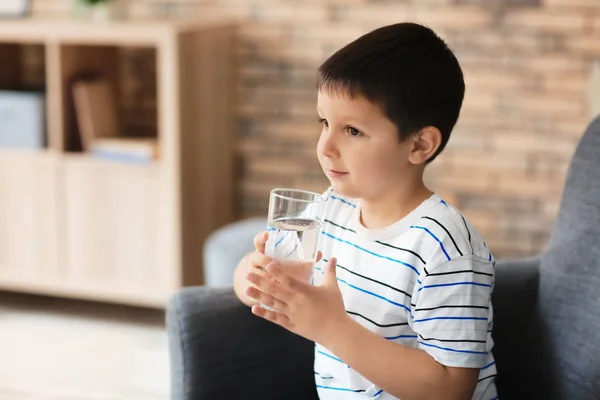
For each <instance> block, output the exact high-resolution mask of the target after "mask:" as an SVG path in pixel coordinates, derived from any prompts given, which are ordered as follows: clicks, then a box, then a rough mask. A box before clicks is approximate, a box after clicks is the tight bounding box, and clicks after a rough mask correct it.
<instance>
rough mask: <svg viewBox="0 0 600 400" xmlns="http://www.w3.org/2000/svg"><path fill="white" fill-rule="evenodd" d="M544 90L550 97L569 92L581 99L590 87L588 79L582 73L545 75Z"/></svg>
mask: <svg viewBox="0 0 600 400" xmlns="http://www.w3.org/2000/svg"><path fill="white" fill-rule="evenodd" d="M543 75H544V76H543V89H544V91H545V92H546V93H548V94H549V95H552V94H560V93H564V92H567V93H569V94H570V95H571V97H572V95H575V97H579V98H581V96H582V94H583V93H585V90H586V89H587V85H588V77H587V76H586V75H584V74H580V73H546V74H543Z"/></svg>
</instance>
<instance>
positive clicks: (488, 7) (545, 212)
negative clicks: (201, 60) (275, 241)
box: [33, 0, 600, 257]
mask: <svg viewBox="0 0 600 400" xmlns="http://www.w3.org/2000/svg"><path fill="white" fill-rule="evenodd" d="M71 4H72V2H71V1H70V0H33V12H34V14H35V15H37V16H58V15H66V14H69V13H70V10H71ZM212 10H223V11H226V12H228V13H231V14H232V15H235V16H237V17H240V20H241V21H242V27H241V41H240V46H239V51H238V53H239V59H240V62H241V65H240V74H241V79H240V86H239V96H240V103H239V117H238V122H239V124H238V127H239V132H238V133H239V173H240V175H239V185H238V189H239V196H240V197H239V211H240V216H248V215H256V214H259V215H260V214H264V213H265V211H266V204H267V201H268V191H269V190H270V189H271V188H272V187H275V186H294V187H302V188H307V189H313V190H318V191H320V190H322V189H323V188H325V187H326V185H327V181H326V180H325V178H324V177H323V176H322V173H321V171H320V169H319V167H318V163H317V161H316V158H315V155H314V147H315V144H316V140H317V137H318V134H319V131H320V128H319V125H318V124H317V122H316V120H317V116H316V111H315V99H316V93H315V90H314V72H315V69H316V67H318V65H319V64H320V63H321V62H322V61H323V60H324V59H325V58H326V57H327V56H328V55H330V54H331V53H332V52H333V51H335V50H336V49H338V48H339V47H341V46H343V45H344V44H346V43H347V42H348V41H350V40H352V39H355V38H356V37H358V36H359V35H361V34H363V33H365V32H367V31H369V30H371V29H374V28H376V27H379V26H381V25H384V24H388V23H394V22H398V21H406V20H411V21H416V22H421V23H425V24H427V25H429V26H431V27H432V28H433V29H434V30H436V31H437V32H438V33H439V34H440V35H441V36H442V37H444V38H445V39H446V40H447V42H448V43H449V45H450V46H451V48H452V49H453V50H454V51H455V52H456V54H457V56H458V58H459V61H460V62H461V64H462V66H463V69H464V72H465V75H466V82H467V94H466V98H465V104H464V108H463V112H462V115H461V119H460V122H459V124H458V125H457V127H456V129H455V132H454V134H453V137H452V139H451V140H450V144H449V146H448V148H447V150H446V151H445V153H444V154H443V156H441V157H440V158H439V159H438V160H437V161H436V162H434V163H433V164H432V165H431V166H430V168H429V170H428V173H427V179H428V181H429V182H430V184H431V185H432V187H433V188H434V189H436V190H438V191H439V192H440V193H441V194H442V195H444V196H446V197H447V199H448V200H449V201H450V202H452V203H454V204H455V205H457V206H458V207H459V208H461V209H462V210H463V211H464V212H465V214H466V215H467V216H468V217H469V218H470V219H471V220H472V221H473V222H474V224H475V225H476V226H477V227H478V228H479V230H480V231H481V232H482V233H483V234H484V236H485V237H486V238H487V240H488V243H489V245H490V247H491V248H492V250H493V252H494V253H495V255H496V256H497V257H498V256H507V255H511V256H517V255H527V254H532V253H535V252H537V251H539V250H540V249H542V248H543V247H544V246H545V244H546V242H547V239H548V235H549V232H550V229H551V228H552V221H553V220H554V218H555V215H556V212H557V209H558V205H559V201H560V195H561V190H562V186H563V183H564V179H565V174H566V169H567V166H568V161H569V159H570V157H571V156H572V154H573V151H574V149H575V146H576V144H577V141H578V139H579V137H580V136H581V135H582V133H583V130H584V129H585V126H586V124H587V123H588V122H589V120H590V112H589V111H588V107H587V104H588V99H587V92H586V90H587V80H588V74H589V71H590V67H591V65H592V63H593V62H594V61H595V60H597V59H599V58H600V1H597V0H537V1H536V0H520V1H519V0H506V1H500V0H495V1H494V0H471V1H469V0H413V1H408V0H406V1H398V0H397V1H393V0H388V1H386V0H371V1H368V0H304V1H292V0H221V1H218V0H213V1H210V0H205V1H201V0H198V1H192V0H166V1H142V0H136V1H132V2H130V3H129V11H130V13H131V15H132V16H134V17H136V18H141V17H160V18H181V17H184V16H190V15H194V14H205V13H208V12H211V11H212ZM127 60H128V61H127V63H128V65H127V66H125V67H124V69H126V70H127V69H129V70H132V71H133V72H134V73H132V74H130V75H131V76H136V74H135V70H136V69H143V70H144V69H146V70H147V69H148V68H149V67H148V66H147V64H148V63H151V59H149V58H148V57H147V56H146V57H145V56H144V54H143V52H141V54H138V53H136V54H133V55H130V57H128V58H127ZM144 60H146V62H144ZM150 69H151V68H150ZM141 76H142V78H141V79H142V81H141V82H139V80H140V78H139V77H137V78H136V79H137V80H138V82H137V84H132V85H129V87H130V90H131V91H134V92H135V93H134V94H129V95H128V96H126V97H127V98H128V99H129V100H130V101H128V102H127V104H125V105H124V107H125V108H127V107H129V108H130V109H129V113H126V114H127V115H130V116H134V117H132V118H133V119H134V120H135V119H136V117H135V116H136V115H142V116H143V115H144V112H146V111H147V109H148V108H150V109H151V108H152V106H153V103H152V99H151V98H150V99H148V100H147V101H146V102H144V101H143V99H144V98H145V97H151V92H152V90H153V89H152V88H153V87H154V85H148V87H149V88H150V89H149V90H150V93H149V94H148V95H147V96H146V95H145V92H144V90H145V89H144V88H145V87H146V86H145V85H143V80H144V79H147V78H143V77H147V76H152V74H149V73H143V74H141ZM140 104H141V106H140ZM132 107H133V109H131V108H132ZM135 107H142V110H140V112H139V113H136V112H135V111H136V110H135ZM144 107H145V108H146V109H145V110H144ZM137 119H138V122H139V123H140V125H143V120H144V118H143V117H142V118H140V117H137ZM131 123H132V124H134V125H135V121H131Z"/></svg>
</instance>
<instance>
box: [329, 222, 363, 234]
mask: <svg viewBox="0 0 600 400" xmlns="http://www.w3.org/2000/svg"><path fill="white" fill-rule="evenodd" d="M325 222H327V223H330V224H331V225H333V226H337V227H338V228H340V229H343V230H345V231H348V232H352V233H356V231H355V230H353V229H350V228H346V227H345V226H341V225H338V224H336V223H335V222H333V221H330V220H328V219H325Z"/></svg>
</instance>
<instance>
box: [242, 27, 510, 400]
mask: <svg viewBox="0 0 600 400" xmlns="http://www.w3.org/2000/svg"><path fill="white" fill-rule="evenodd" d="M318 89H319V91H318V104H317V111H318V113H319V119H320V122H321V124H322V132H321V137H320V139H319V143H318V146H317V155H318V158H319V161H320V163H321V166H322V168H323V171H324V172H325V174H326V175H327V176H328V178H329V180H330V182H331V187H330V189H329V190H328V191H327V192H326V196H327V197H328V200H327V205H326V212H325V222H324V225H323V230H322V235H321V238H320V242H319V251H320V253H319V257H318V262H317V263H316V265H315V267H314V285H311V284H309V283H307V282H306V280H305V279H304V280H302V279H299V278H296V277H297V276H299V274H298V271H293V270H292V269H290V268H286V267H285V266H283V267H282V266H281V265H280V263H279V262H278V261H275V260H273V259H272V258H270V257H267V256H266V255H264V246H265V241H266V234H264V233H263V234H261V235H259V236H257V237H256V238H255V247H256V251H255V252H253V253H251V254H249V255H247V256H246V257H245V258H244V259H243V260H242V262H241V263H240V265H239V266H238V269H237V270H236V274H235V275H236V276H235V285H234V289H235V292H236V294H237V296H238V297H239V298H240V300H241V301H243V302H244V303H245V304H248V305H249V306H252V312H253V313H254V314H256V315H258V316H260V317H263V318H265V319H267V320H269V321H272V322H274V323H277V324H279V325H281V326H283V327H285V328H287V329H289V330H290V331H292V332H294V333H297V334H299V335H301V336H304V337H305V338H307V339H310V340H312V341H314V342H315V380H316V386H317V391H318V393H319V397H320V398H321V399H323V400H325V399H366V398H378V399H381V400H383V399H402V400H421V399H422V400H433V399H444V400H454V399H456V400H459V399H460V400H468V399H478V400H494V399H497V398H498V397H497V394H496V388H495V385H494V378H495V376H496V369H495V363H494V358H493V356H492V353H491V350H492V346H493V342H492V338H491V329H492V305H491V293H492V288H493V285H494V261H493V258H492V255H491V254H490V252H489V251H488V249H487V247H486V245H485V243H484V241H483V239H482V238H481V236H480V235H479V234H478V233H477V232H476V230H475V228H474V227H473V226H472V225H471V224H470V223H469V222H468V221H466V220H465V218H464V217H463V216H462V215H461V214H460V212H459V211H458V210H456V209H455V208H454V207H452V206H451V205H449V204H447V203H446V202H445V201H444V200H442V199H441V198H440V197H439V196H438V195H437V194H434V193H432V192H431V191H430V190H429V189H428V188H427V187H426V186H425V184H424V182H423V172H424V168H425V165H426V164H427V163H429V162H432V161H433V160H434V159H435V158H436V157H437V156H438V155H439V154H440V153H441V151H442V150H443V149H444V147H445V146H446V143H447V142H448V139H449V137H450V133H451V131H452V129H453V127H454V125H455V123H456V121H457V119H458V116H459V113H460V108H461V105H462V101H463V96H464V89H465V87H464V81H463V75H462V71H461V68H460V66H459V64H458V61H457V60H456V58H455V56H454V54H453V53H452V52H451V51H450V49H449V48H448V47H447V46H446V44H445V43H444V42H443V40H442V39H440V38H439V37H438V36H437V35H436V34H435V33H434V32H432V31H431V30H430V29H428V28H425V27H423V26H420V25H417V24H412V23H401V24H396V25H391V26H386V27H383V28H380V29H377V30H375V31H373V32H370V33H368V34H366V35H364V36H362V37H360V38H358V39H357V40H356V41H354V42H352V43H350V44H348V45H347V46H346V47H344V48H342V49H341V50H339V51H338V52H336V53H335V54H333V55H332V56H331V57H330V58H329V59H328V60H327V61H325V63H324V64H323V65H322V66H321V67H320V68H319V70H318ZM258 304H265V305H266V306H268V307H270V308H271V309H272V310H267V309H265V308H263V307H260V306H259V305H258Z"/></svg>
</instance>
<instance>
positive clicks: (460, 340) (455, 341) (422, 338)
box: [419, 335, 487, 343]
mask: <svg viewBox="0 0 600 400" xmlns="http://www.w3.org/2000/svg"><path fill="white" fill-rule="evenodd" d="M419 338H421V340H423V341H425V342H429V341H432V340H435V341H436V342H446V343H487V342H486V341H485V340H471V339H436V338H425V337H423V336H421V335H419Z"/></svg>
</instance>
